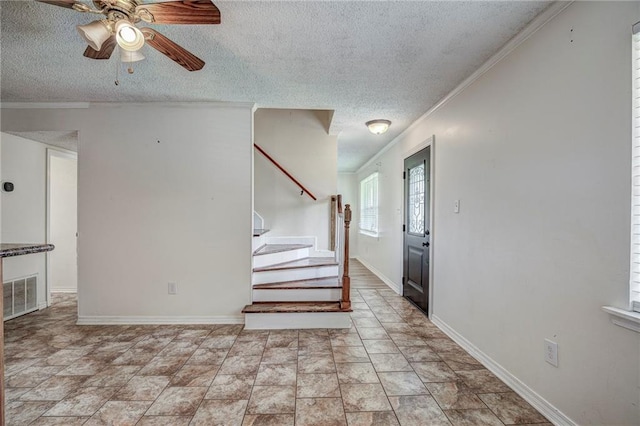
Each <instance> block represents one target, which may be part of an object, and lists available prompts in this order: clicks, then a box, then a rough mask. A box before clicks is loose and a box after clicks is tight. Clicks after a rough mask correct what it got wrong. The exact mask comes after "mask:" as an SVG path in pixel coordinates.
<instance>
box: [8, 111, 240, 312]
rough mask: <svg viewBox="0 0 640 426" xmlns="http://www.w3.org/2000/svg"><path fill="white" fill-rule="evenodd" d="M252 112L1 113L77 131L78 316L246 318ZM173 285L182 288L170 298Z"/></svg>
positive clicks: (23, 122)
mask: <svg viewBox="0 0 640 426" xmlns="http://www.w3.org/2000/svg"><path fill="white" fill-rule="evenodd" d="M251 109H252V105H226V104H221V105H194V106H187V105H175V106H171V105H164V106H158V105H153V104H141V105H126V106H105V105H97V106H92V107H90V108H87V109H65V108H60V109H3V111H2V129H6V130H15V131H27V130H43V129H44V130H65V129H78V130H79V140H78V159H79V160H78V230H79V237H78V298H79V320H80V321H96V322H106V321H118V320H122V321H127V322H142V321H167V322H169V321H175V322H190V321H212V322H220V321H235V322H240V321H242V315H241V314H240V311H241V309H242V307H243V305H245V304H246V303H249V300H250V267H251V262H250V259H251V258H250V255H251V229H252V219H251V183H252V170H251V158H252V146H251V125H252V111H251ZM169 282H175V283H178V294H177V295H168V294H167V284H168V283H169Z"/></svg>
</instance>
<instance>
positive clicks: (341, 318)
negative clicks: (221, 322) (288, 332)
mask: <svg viewBox="0 0 640 426" xmlns="http://www.w3.org/2000/svg"><path fill="white" fill-rule="evenodd" d="M350 327H351V317H350V315H349V312H300V313H298V312H295V313H267V314H263V313H260V314H245V315H244V328H245V330H273V329H301V328H350Z"/></svg>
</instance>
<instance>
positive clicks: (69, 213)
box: [47, 150, 78, 293]
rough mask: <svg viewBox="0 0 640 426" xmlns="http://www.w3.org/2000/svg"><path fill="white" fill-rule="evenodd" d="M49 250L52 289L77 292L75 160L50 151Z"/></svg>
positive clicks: (54, 290)
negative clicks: (50, 248)
mask: <svg viewBox="0 0 640 426" xmlns="http://www.w3.org/2000/svg"><path fill="white" fill-rule="evenodd" d="M47 154H48V157H49V213H48V214H49V239H48V242H49V243H51V244H53V245H54V246H55V247H56V248H55V250H53V251H52V252H51V253H49V271H48V272H49V277H48V278H49V283H50V287H51V291H52V292H67V293H75V292H77V291H78V262H77V247H76V232H77V231H78V214H77V213H78V161H77V158H75V156H71V155H67V154H59V153H58V152H56V151H53V150H49V151H48V153H47Z"/></svg>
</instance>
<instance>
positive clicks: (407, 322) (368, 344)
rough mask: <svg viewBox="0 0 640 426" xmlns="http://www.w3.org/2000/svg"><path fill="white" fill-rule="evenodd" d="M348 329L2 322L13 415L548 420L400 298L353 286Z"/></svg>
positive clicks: (53, 314) (312, 421) (49, 314)
mask: <svg viewBox="0 0 640 426" xmlns="http://www.w3.org/2000/svg"><path fill="white" fill-rule="evenodd" d="M352 301H353V309H354V311H353V314H352V318H353V324H354V325H353V327H352V328H351V329H348V330H299V331H298V330H277V331H243V330H242V326H237V325H211V326H208V325H193V326H186V325H185V326H77V325H75V321H76V301H75V297H74V296H73V295H56V296H55V298H54V302H55V303H54V305H53V306H52V307H51V308H49V309H45V310H42V311H39V312H36V313H33V314H30V315H27V316H24V317H21V318H16V319H14V320H11V321H8V322H7V323H6V324H5V357H6V372H5V376H6V397H7V402H6V419H7V424H8V425H29V424H32V425H65V426H67V425H139V426H144V425H171V426H180V425H207V426H211V425H246V426H248V425H254V426H257V425H278V426H280V425H282V426H285V425H297V426H303V425H305V426H306V425H321V426H332V425H350V426H356V425H357V426H364V425H376V426H378V425H379V426H383V425H420V426H425V425H503V424H507V425H508V424H545V425H549V423H546V422H547V420H546V419H545V418H544V417H543V416H542V415H540V414H539V413H538V412H537V411H536V410H535V409H533V408H532V407H531V406H530V405H529V404H527V403H526V402H525V401H524V400H522V399H521V398H520V397H519V396H518V395H516V394H515V393H514V392H512V391H511V389H509V387H508V386H506V385H505V384H504V383H502V382H501V381H500V380H498V379H497V378H496V377H495V376H493V375H492V374H491V373H490V372H489V371H488V370H486V369H484V368H483V367H482V366H481V365H480V364H479V363H478V362H477V361H476V360H474V359H473V358H472V357H470V356H469V355H468V354H467V353H465V351H464V350H462V349H461V348H460V347H459V346H457V345H456V344H455V343H454V342H453V341H451V340H450V339H448V338H447V337H446V336H445V335H444V334H443V333H442V332H440V330H439V329H438V328H436V327H435V326H434V325H433V324H431V323H430V322H429V320H428V319H427V318H426V317H425V316H424V315H423V314H422V313H420V312H419V311H418V310H416V309H415V308H414V307H413V306H412V305H411V304H409V303H408V302H407V301H406V300H404V299H402V298H401V297H399V296H397V295H396V294H395V293H393V292H392V291H391V290H389V289H388V288H387V289H385V288H383V287H376V288H370V289H367V288H362V287H361V288H357V289H353V298H352Z"/></svg>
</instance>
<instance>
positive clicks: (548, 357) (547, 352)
mask: <svg viewBox="0 0 640 426" xmlns="http://www.w3.org/2000/svg"><path fill="white" fill-rule="evenodd" d="M544 360H545V361H547V362H548V363H549V364H551V365H553V366H554V367H557V366H558V344H557V343H556V342H552V341H551V340H549V339H544Z"/></svg>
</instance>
